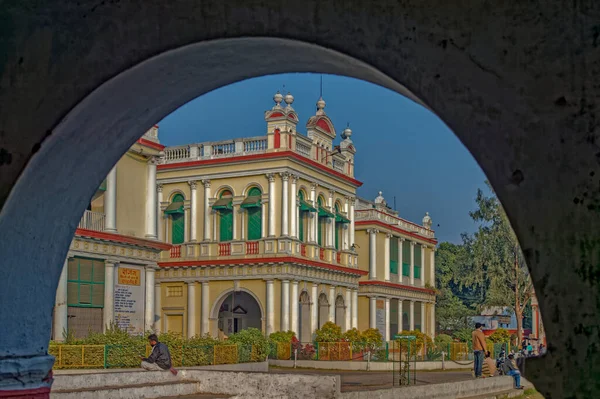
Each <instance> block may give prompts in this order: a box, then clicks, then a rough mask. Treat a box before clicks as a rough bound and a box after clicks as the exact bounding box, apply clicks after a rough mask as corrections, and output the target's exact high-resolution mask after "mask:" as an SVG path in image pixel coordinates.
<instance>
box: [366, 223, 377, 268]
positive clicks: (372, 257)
mask: <svg viewBox="0 0 600 399" xmlns="http://www.w3.org/2000/svg"><path fill="white" fill-rule="evenodd" d="M367 233H369V280H375V279H376V278H377V230H375V229H369V230H367Z"/></svg>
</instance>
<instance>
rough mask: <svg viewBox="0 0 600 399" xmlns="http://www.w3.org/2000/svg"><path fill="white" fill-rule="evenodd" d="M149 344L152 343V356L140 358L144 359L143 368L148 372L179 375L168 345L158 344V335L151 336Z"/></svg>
mask: <svg viewBox="0 0 600 399" xmlns="http://www.w3.org/2000/svg"><path fill="white" fill-rule="evenodd" d="M148 342H150V346H151V347H152V352H150V356H148V357H147V358H145V357H142V356H140V357H141V359H142V368H143V369H144V370H148V371H165V370H169V371H170V372H171V374H173V375H177V370H175V369H174V368H173V366H172V364H171V354H170V353H169V348H168V347H167V345H165V344H163V343H162V342H158V337H157V336H156V334H150V336H148Z"/></svg>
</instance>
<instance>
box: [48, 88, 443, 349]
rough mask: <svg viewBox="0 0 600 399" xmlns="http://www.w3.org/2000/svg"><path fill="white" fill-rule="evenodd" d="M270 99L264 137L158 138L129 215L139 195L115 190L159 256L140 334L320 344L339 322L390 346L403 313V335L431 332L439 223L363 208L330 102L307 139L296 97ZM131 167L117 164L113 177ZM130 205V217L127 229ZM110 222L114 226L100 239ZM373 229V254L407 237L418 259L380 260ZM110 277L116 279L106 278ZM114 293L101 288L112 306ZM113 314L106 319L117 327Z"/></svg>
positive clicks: (350, 149) (321, 105)
mask: <svg viewBox="0 0 600 399" xmlns="http://www.w3.org/2000/svg"><path fill="white" fill-rule="evenodd" d="M273 100H274V105H273V106H272V108H271V109H270V110H268V111H266V112H265V114H264V120H265V125H266V126H265V127H266V129H265V130H266V132H265V135H263V136H258V137H250V138H240V139H233V140H228V141H220V142H207V143H194V144H190V145H184V146H175V147H166V148H159V147H158V146H159V142H158V133H157V130H156V129H155V128H153V129H151V131H150V132H149V133H148V134H147V136H148V137H146V136H145V138H144V140H146V141H151V142H152V143H153V144H155V146H156V147H155V148H156V150H157V151H156V153H147V152H145V153H144V155H145V156H146V157H147V160H146V162H145V163H144V165H145V167H144V168H141V167H138V168H134V169H135V173H136V175H137V178H138V182H137V183H136V184H139V182H140V181H141V182H144V184H145V186H144V187H137V186H135V184H132V185H131V186H130V187H128V189H131V190H135V191H136V193H137V194H135V195H141V196H140V197H139V198H138V197H137V196H136V197H135V199H132V201H137V202H136V203H129V204H127V205H121V202H122V201H124V202H127V201H129V198H126V197H125V196H121V194H122V193H121V192H120V186H119V187H117V189H116V193H117V194H116V197H117V204H116V209H117V216H116V218H117V222H116V226H117V229H116V230H117V233H120V234H125V235H127V234H130V235H134V236H136V237H138V234H141V235H143V239H142V238H140V239H138V238H136V243H137V244H136V245H141V244H139V243H138V241H143V242H144V243H146V242H147V243H149V244H153V245H156V246H157V247H156V248H157V249H156V250H155V251H154V252H153V253H152V254H153V257H152V261H151V262H147V264H146V266H144V267H145V269H144V270H145V280H144V281H145V284H144V286H145V290H144V292H145V294H146V299H145V302H144V312H145V316H146V317H145V319H144V320H145V322H144V326H145V327H146V328H148V327H151V328H152V329H153V330H155V331H157V332H164V331H172V332H175V333H180V334H182V335H184V336H186V337H192V336H194V335H197V334H211V335H213V336H217V334H218V333H219V330H222V331H223V332H224V333H225V334H227V335H228V334H232V333H235V332H238V331H240V330H242V329H244V328H248V327H256V328H259V329H261V330H262V331H264V332H265V333H266V334H270V333H271V332H275V331H280V330H292V331H294V332H296V334H297V335H298V336H299V339H300V340H301V341H311V340H312V337H313V333H314V331H315V330H316V329H317V328H319V327H320V326H322V325H323V324H324V323H325V322H327V321H333V322H335V323H336V324H338V325H340V326H341V327H342V329H343V330H347V329H350V328H359V329H365V328H368V327H374V328H380V329H381V330H382V332H383V333H384V336H385V338H386V339H390V337H391V334H393V333H394V332H395V331H397V330H398V327H397V326H398V319H399V316H396V318H395V319H394V318H393V315H395V314H396V312H398V310H397V309H398V306H399V308H400V309H403V310H402V312H400V313H402V314H405V315H406V323H405V325H406V327H407V328H409V327H411V326H413V327H415V328H421V329H423V331H425V329H426V328H428V329H429V330H427V332H428V333H430V334H433V332H434V330H433V328H434V323H433V321H429V322H428V321H427V320H429V319H427V317H430V318H431V320H433V317H434V310H433V303H434V301H435V295H434V293H433V290H432V287H430V286H425V282H426V279H428V278H429V274H428V273H431V275H433V272H430V271H429V270H430V269H428V268H431V270H433V267H434V266H433V262H434V261H433V260H432V259H433V255H431V254H432V253H433V251H432V250H431V249H430V246H431V248H433V247H434V246H435V242H436V241H435V238H434V235H433V231H432V230H431V228H430V227H431V225H430V223H429V222H427V221H425V222H426V223H429V225H426V226H418V225H416V224H413V223H410V222H407V221H405V220H403V219H401V218H399V217H398V216H397V213H394V212H393V211H391V210H389V209H383V208H382V207H381V206H379V203H378V202H377V201H379V200H376V201H375V203H370V202H369V201H366V200H360V199H358V200H357V198H356V190H357V188H358V187H360V186H361V184H362V183H361V182H359V181H358V180H356V179H355V177H354V159H355V154H356V149H355V146H354V143H353V142H352V139H351V137H352V131H351V130H350V128H346V129H344V130H343V132H342V134H341V135H340V136H341V139H340V141H339V142H338V143H337V144H334V142H335V141H337V133H336V129H335V127H334V125H333V123H332V121H331V119H330V118H329V117H328V116H327V113H326V111H325V105H326V104H325V101H323V99H319V101H318V102H317V104H316V105H317V107H316V108H317V109H316V112H315V115H313V116H311V117H310V118H309V119H308V121H307V122H306V124H305V125H304V129H305V133H301V132H300V131H298V130H297V129H298V124H299V123H300V122H299V117H298V114H297V113H296V111H295V110H294V108H293V107H292V104H293V102H294V98H293V96H292V95H290V94H288V95H286V96H285V97H284V96H282V95H281V94H279V93H277V94H276V95H275V96H274V97H273ZM136 145H137V144H136ZM139 145H141V144H139ZM160 147H162V146H160ZM130 152H131V151H130ZM130 156H133V154H127V155H126V156H124V157H123V159H122V160H121V161H120V162H119V163H118V164H117V166H116V171H117V173H121V172H120V171H121V170H123V169H126V168H127V166H125V165H126V164H125V163H124V162H129V163H131V162H130V161H128V160H126V159H127V158H129V157H130ZM136 156H140V155H139V154H137V155H136ZM136 165H137V164H136ZM111 173H114V171H113V172H111ZM131 173H132V174H133V173H134V171H133V169H132V172H131ZM109 177H110V176H109ZM130 177H131V178H134V177H133V175H132V176H130ZM118 182H120V181H118ZM153 188H154V189H153ZM124 190H127V189H124ZM107 192H109V193H110V192H111V191H110V190H107ZM113 192H114V191H113ZM123 194H124V193H123ZM130 195H131V196H134V194H130ZM103 197H106V192H104V194H103ZM110 198H112V197H110ZM98 201H99V200H98ZM101 203H102V204H103V205H104V204H106V200H104V201H101ZM92 205H93V204H92ZM371 205H373V207H372V208H369V206H371ZM121 208H124V209H126V210H127V211H124V212H126V215H123V217H124V218H125V219H126V221H124V222H123V224H122V226H120V225H119V219H120V217H121V214H120V213H119V211H120V209H121ZM91 211H92V212H93V211H94V208H93V207H92V210H91ZM103 211H104V213H105V214H106V216H105V217H106V220H108V218H109V216H108V215H109V214H110V215H112V214H114V210H113V211H112V212H113V213H111V208H110V207H107V208H104V209H103ZM372 212H375V213H372ZM113 225H115V223H113V224H112V225H110V223H108V222H107V224H105V226H104V230H107V227H110V226H113ZM371 231H376V233H373V234H374V235H373V237H374V239H375V241H374V242H375V244H374V245H375V247H373V248H377V249H379V248H378V246H381V247H382V248H384V247H385V248H387V249H386V251H387V252H386V253H388V255H390V254H391V252H390V251H392V250H391V249H390V248H397V247H396V246H395V244H394V243H397V242H399V240H401V239H402V240H405V241H406V248H408V249H407V251H408V250H409V249H410V251H412V252H411V253H412V254H413V255H405V254H404V253H400V251H399V250H396V252H397V253H396V255H391V256H387V257H386V256H384V255H382V254H383V252H382V253H381V254H379V253H377V254H376V256H375V257H373V255H370V252H369V251H371V252H372V253H375V252H376V251H377V250H376V249H370V247H369V244H370V243H371V242H372V240H373V238H371V236H370V235H369V234H371ZM78 234H79V231H78ZM111 234H114V232H113V233H111ZM386 234H387V235H386ZM388 236H389V237H388ZM392 238H393V239H392ZM76 239H77V236H76ZM390 239H392V240H391V241H392V242H394V243H392V244H390V243H389V242H390ZM403 242H404V241H403ZM411 242H414V244H411ZM386 245H387V247H386ZM158 246H160V247H158ZM161 248H162V249H161ZM402 248H404V244H403V246H402ZM415 248H416V249H415ZM161 251H162V252H161ZM419 251H421V252H419ZM126 253H127V251H126ZM159 253H160V255H158V254H159ZM133 254H136V252H135V251H133ZM407 254H408V252H407ZM414 254H416V258H415V257H414ZM155 255H156V256H155ZM398 256H400V259H403V258H402V256H404V259H406V262H409V259H410V262H409V263H408V265H409V266H408V269H407V270H409V271H410V273H413V274H410V276H413V277H415V275H414V271H415V270H416V273H417V274H416V277H415V278H410V277H409V276H407V279H406V280H404V279H402V277H398V271H397V265H398ZM413 258H414V259H413ZM425 258H427V259H425ZM111 259H113V260H112V261H115V262H116V261H120V260H119V259H116V258H114V257H113V258H111ZM420 262H421V263H420ZM132 263H134V262H133V261H132ZM138 263H139V262H138ZM400 264H403V263H402V261H401V260H400ZM426 268H427V272H425V271H424V270H425V269H426ZM148 270H152V272H150V273H148ZM421 270H423V272H421ZM150 274H151V275H152V277H149V276H150ZM105 275H106V277H105V279H113V280H114V278H115V277H110V276H108V273H106V267H105ZM421 276H422V277H421ZM142 278H143V277H142V276H141V275H140V279H142ZM114 281H116V280H114ZM427 281H429V280H427ZM113 291H114V288H113ZM110 292H111V291H110V290H109V289H106V287H105V290H104V293H105V294H106V296H109V293H110ZM115 294H116V291H115ZM152 294H153V295H152ZM150 296H152V298H150ZM382 301H383V304H384V305H383V306H384V312H383V315H382V314H381V312H380V311H379V305H380V302H382ZM57 303H58V301H57ZM107 303H108V302H107V301H105V305H106V304H107ZM104 313H105V315H104V318H103V321H105V322H106V321H107V320H111V319H115V316H114V314H113V315H112V316H111V315H110V314H109V312H108V311H105V312H104ZM426 319H427V320H426ZM105 324H106V323H105ZM394 326H395V327H394Z"/></svg>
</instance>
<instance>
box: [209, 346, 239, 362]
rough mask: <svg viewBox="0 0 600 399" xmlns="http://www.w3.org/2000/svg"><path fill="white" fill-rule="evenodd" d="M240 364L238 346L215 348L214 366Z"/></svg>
mask: <svg viewBox="0 0 600 399" xmlns="http://www.w3.org/2000/svg"><path fill="white" fill-rule="evenodd" d="M235 363H238V346H237V345H217V346H215V347H214V361H213V364H235Z"/></svg>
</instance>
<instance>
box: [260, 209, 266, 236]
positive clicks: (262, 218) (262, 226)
mask: <svg viewBox="0 0 600 399" xmlns="http://www.w3.org/2000/svg"><path fill="white" fill-rule="evenodd" d="M261 206H262V212H261V213H260V215H261V216H260V231H261V238H265V237H266V236H267V204H265V203H264V202H263V203H262V204H261Z"/></svg>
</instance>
